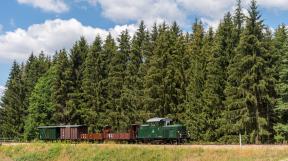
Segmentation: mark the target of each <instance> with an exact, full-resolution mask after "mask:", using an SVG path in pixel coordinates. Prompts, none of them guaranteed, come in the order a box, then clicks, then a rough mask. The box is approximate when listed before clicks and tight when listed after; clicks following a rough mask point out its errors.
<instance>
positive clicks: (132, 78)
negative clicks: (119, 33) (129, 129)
mask: <svg viewBox="0 0 288 161" xmlns="http://www.w3.org/2000/svg"><path fill="white" fill-rule="evenodd" d="M149 50H150V46H149V34H148V32H147V29H146V27H145V25H144V22H143V21H141V23H140V25H139V28H138V30H137V32H136V33H135V35H134V37H133V39H132V43H131V52H130V53H129V59H128V61H127V68H126V71H125V72H126V78H125V82H124V93H123V95H122V99H123V100H122V101H125V102H126V103H125V105H126V106H127V108H128V109H129V110H130V113H129V116H128V117H129V122H130V123H136V122H138V123H140V122H141V121H145V120H146V119H147V116H146V111H145V109H144V108H143V106H144V101H143V97H144V96H143V95H144V94H143V79H144V75H145V73H146V64H148V62H149V57H150V53H149ZM144 62H145V63H144Z"/></svg>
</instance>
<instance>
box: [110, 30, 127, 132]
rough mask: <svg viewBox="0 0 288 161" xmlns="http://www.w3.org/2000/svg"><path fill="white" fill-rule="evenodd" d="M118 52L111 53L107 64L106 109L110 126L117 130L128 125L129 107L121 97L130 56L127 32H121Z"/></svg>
mask: <svg viewBox="0 0 288 161" xmlns="http://www.w3.org/2000/svg"><path fill="white" fill-rule="evenodd" d="M117 40H118V42H119V47H118V51H114V52H113V53H111V54H112V55H111V56H112V57H111V62H110V64H109V74H108V81H109V83H108V92H109V95H108V101H109V102H108V108H109V110H110V116H111V119H112V125H113V126H114V127H115V128H116V129H117V130H119V129H120V127H125V125H126V126H127V125H128V122H129V120H128V119H129V118H127V117H126V115H127V114H128V115H129V112H130V109H129V108H130V107H129V106H128V105H127V100H126V98H125V97H123V93H124V83H125V79H126V75H127V74H126V73H125V71H126V69H127V62H128V56H129V54H130V50H131V46H130V36H129V33H128V31H127V30H125V31H122V33H121V34H120V36H119V38H118V39H117Z"/></svg>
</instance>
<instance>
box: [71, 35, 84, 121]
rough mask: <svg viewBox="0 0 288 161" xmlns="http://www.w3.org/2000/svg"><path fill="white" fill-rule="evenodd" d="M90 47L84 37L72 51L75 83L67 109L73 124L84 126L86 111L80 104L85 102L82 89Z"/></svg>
mask: <svg viewBox="0 0 288 161" xmlns="http://www.w3.org/2000/svg"><path fill="white" fill-rule="evenodd" d="M88 50H89V46H88V44H87V41H86V40H85V38H84V37H81V38H80V40H79V41H78V42H76V43H75V44H74V46H73V48H72V49H71V53H70V61H71V69H72V70H71V71H72V73H71V80H72V82H73V84H72V86H71V92H70V93H69V95H68V96H69V100H68V102H67V106H68V107H67V108H68V109H69V115H70V118H71V119H70V121H69V123H71V124H83V121H84V117H85V116H84V115H85V114H84V113H85V109H82V108H81V106H80V104H81V102H82V100H83V96H82V95H83V91H82V89H81V85H82V81H83V72H84V62H85V59H86V57H87V54H88Z"/></svg>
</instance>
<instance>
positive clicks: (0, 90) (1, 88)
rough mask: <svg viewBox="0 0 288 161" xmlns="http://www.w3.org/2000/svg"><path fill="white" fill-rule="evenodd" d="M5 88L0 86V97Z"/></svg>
mask: <svg viewBox="0 0 288 161" xmlns="http://www.w3.org/2000/svg"><path fill="white" fill-rule="evenodd" d="M5 89H6V88H5V87H4V86H0V99H1V97H2V96H3V94H4V91H5Z"/></svg>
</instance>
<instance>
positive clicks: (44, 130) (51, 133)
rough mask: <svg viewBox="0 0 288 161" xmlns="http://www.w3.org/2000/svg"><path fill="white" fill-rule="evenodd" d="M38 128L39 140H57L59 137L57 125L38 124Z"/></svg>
mask: <svg viewBox="0 0 288 161" xmlns="http://www.w3.org/2000/svg"><path fill="white" fill-rule="evenodd" d="M38 129H39V139H40V140H57V139H59V138H60V127H59V126H40V127H38Z"/></svg>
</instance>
